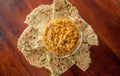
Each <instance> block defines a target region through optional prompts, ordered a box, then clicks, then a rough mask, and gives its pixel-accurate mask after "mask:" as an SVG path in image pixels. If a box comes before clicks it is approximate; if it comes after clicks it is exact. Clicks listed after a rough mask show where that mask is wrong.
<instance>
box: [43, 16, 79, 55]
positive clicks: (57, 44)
mask: <svg viewBox="0 0 120 76" xmlns="http://www.w3.org/2000/svg"><path fill="white" fill-rule="evenodd" d="M78 38H79V32H78V29H77V27H76V25H75V24H74V23H73V22H72V21H71V20H69V19H66V18H57V19H54V20H52V21H50V22H49V23H48V25H47V27H46V29H45V32H44V34H43V43H44V44H45V47H46V48H47V49H48V51H50V52H51V53H54V54H56V55H66V54H68V53H70V52H71V51H72V49H73V48H75V46H76V44H77V42H78Z"/></svg>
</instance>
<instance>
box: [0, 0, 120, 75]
mask: <svg viewBox="0 0 120 76" xmlns="http://www.w3.org/2000/svg"><path fill="white" fill-rule="evenodd" d="M70 1H71V2H72V3H73V4H74V5H75V6H77V8H78V9H79V13H80V15H81V16H82V17H83V18H84V19H85V20H86V21H87V22H88V23H89V24H91V25H92V27H93V28H94V29H95V32H96V33H97V34H98V36H99V41H100V45H99V46H93V47H92V48H91V49H90V50H91V58H92V63H91V64H90V68H89V69H88V70H87V71H86V72H83V71H81V70H80V69H79V68H77V67H76V66H73V67H71V68H70V69H69V70H68V71H67V72H65V73H64V74H62V75H61V76H67V75H68V76H120V43H119V41H120V38H119V37H120V31H119V30H120V5H119V4H120V0H102V1H101V0H70ZM50 3H52V0H0V76H49V71H48V70H46V69H44V68H36V67H34V66H32V65H30V64H29V63H28V62H27V61H26V60H25V58H24V56H23V55H22V54H21V53H20V52H19V51H18V49H17V46H16V44H17V40H18V38H19V36H20V34H21V33H22V31H23V30H24V29H25V28H26V27H27V25H25V24H23V21H24V20H25V17H26V15H27V14H28V13H30V12H31V11H32V10H33V9H34V8H35V7H37V6H39V5H40V4H50Z"/></svg>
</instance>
